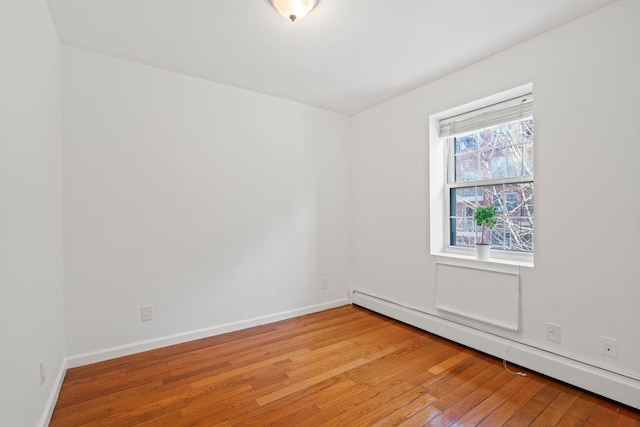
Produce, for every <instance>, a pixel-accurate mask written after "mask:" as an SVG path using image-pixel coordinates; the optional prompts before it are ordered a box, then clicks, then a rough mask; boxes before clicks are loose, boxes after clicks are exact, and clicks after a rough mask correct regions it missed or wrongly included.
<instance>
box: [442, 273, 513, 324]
mask: <svg viewBox="0 0 640 427" xmlns="http://www.w3.org/2000/svg"><path fill="white" fill-rule="evenodd" d="M436 308H437V309H438V310H440V311H444V312H447V313H452V314H455V315H457V316H462V317H465V318H468V319H473V320H477V321H480V322H483V323H486V324H489V325H493V326H498V327H500V328H503V329H508V330H510V331H517V330H519V329H520V277H519V275H518V274H514V273H503V272H498V271H489V270H481V269H476V268H469V267H461V266H455V265H448V264H437V265H436ZM444 315H445V316H446V314H444Z"/></svg>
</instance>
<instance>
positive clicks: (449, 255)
mask: <svg viewBox="0 0 640 427" xmlns="http://www.w3.org/2000/svg"><path fill="white" fill-rule="evenodd" d="M432 255H434V256H436V257H437V262H438V263H439V264H448V265H457V266H461V267H468V268H475V269H479V270H489V271H499V272H505V273H514V272H517V271H518V270H519V269H520V268H521V267H526V268H532V267H533V254H514V256H513V257H511V259H506V258H497V257H495V258H494V257H490V258H489V259H488V260H480V259H477V258H476V255H475V250H469V251H464V252H463V251H461V252H453V251H450V252H445V251H440V252H434V253H432Z"/></svg>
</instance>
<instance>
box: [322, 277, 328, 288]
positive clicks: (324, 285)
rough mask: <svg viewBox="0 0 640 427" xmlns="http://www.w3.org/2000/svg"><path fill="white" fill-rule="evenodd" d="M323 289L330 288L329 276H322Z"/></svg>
mask: <svg viewBox="0 0 640 427" xmlns="http://www.w3.org/2000/svg"><path fill="white" fill-rule="evenodd" d="M322 289H329V278H328V277H323V278H322Z"/></svg>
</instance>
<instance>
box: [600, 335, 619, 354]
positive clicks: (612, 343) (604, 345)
mask: <svg viewBox="0 0 640 427" xmlns="http://www.w3.org/2000/svg"><path fill="white" fill-rule="evenodd" d="M600 353H602V354H603V355H605V356H609V357H613V358H614V359H615V358H617V357H618V341H616V340H615V339H613V338H607V337H600Z"/></svg>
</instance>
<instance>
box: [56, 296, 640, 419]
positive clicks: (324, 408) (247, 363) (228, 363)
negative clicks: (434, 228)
mask: <svg viewBox="0 0 640 427" xmlns="http://www.w3.org/2000/svg"><path fill="white" fill-rule="evenodd" d="M639 419H640V412H638V411H635V410H633V409H631V408H628V407H625V406H623V405H619V404H617V403H615V402H611V401H608V400H606V399H600V398H598V397H597V396H595V395H593V394H590V393H587V392H585V391H582V390H578V389H575V388H572V387H570V386H567V385H566V384H562V383H559V382H556V381H553V380H550V379H549V378H546V377H543V376H540V375H537V374H535V373H531V374H530V376H529V377H526V378H522V377H519V376H515V375H513V374H512V373H509V372H507V371H506V370H504V368H503V366H502V363H501V361H499V360H496V359H495V358H493V357H490V356H488V355H486V354H482V353H479V352H476V351H474V350H471V349H469V348H466V347H464V346H461V345H459V344H456V343H452V342H450V341H448V340H445V339H443V338H440V337H437V336H434V335H431V334H428V333H426V332H424V331H421V330H418V329H415V328H413V327H411V326H408V325H405V324H402V323H399V322H396V321H394V320H392V319H389V318H386V317H384V316H381V315H379V314H376V313H372V312H370V311H368V310H365V309H362V308H359V307H356V306H344V307H339V308H336V309H332V310H326V311H323V312H319V313H314V314H310V315H306V316H300V317H297V318H293V319H287V320H284V321H281V322H276V323H272V324H268V325H261V326H258V327H255V328H249V329H246V330H242V331H237V332H232V333H228V334H223V335H219V336H214V337H210V338H205V339H202V340H197V341H192V342H188V343H184V344H178V345H174V346H169V347H166V348H162V349H158V350H153V351H148V352H144V353H139V354H134V355H131V356H126V357H122V358H118V359H113V360H109V361H105V362H101V363H96V364H93V365H88V366H83V367H80V368H74V369H69V370H68V372H67V375H66V377H65V379H64V382H63V385H62V388H61V391H60V396H59V398H58V401H57V403H56V407H55V409H54V413H53V416H52V419H51V423H50V426H51V427H61V426H62V427H65V426H73V427H98V426H100V427H104V426H112V427H115V426H127V427H129V426H141V427H162V426H167V427H169V426H170V427H183V426H185V427H186V426H190V427H195V426H206V427H212V426H218V427H230V426H245V425H257V426H264V425H273V426H276V425H280V426H294V425H295V426H310V427H317V426H321V425H326V426H337V425H347V426H371V425H373V426H378V427H381V426H396V425H402V426H405V427H406V426H422V425H430V426H437V425H451V426H455V425H462V426H468V425H473V426H476V425H478V426H485V425H486V426H492V425H505V426H525V425H533V426H565V425H567V426H570V425H584V426H614V427H630V426H632V427H639V426H640V424H639Z"/></svg>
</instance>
